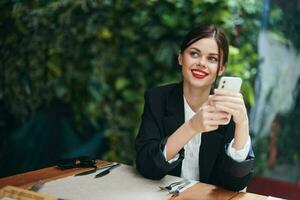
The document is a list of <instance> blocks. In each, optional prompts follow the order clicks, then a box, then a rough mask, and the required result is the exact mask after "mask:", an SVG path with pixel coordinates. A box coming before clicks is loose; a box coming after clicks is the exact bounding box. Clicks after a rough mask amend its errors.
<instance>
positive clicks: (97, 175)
mask: <svg viewBox="0 0 300 200" xmlns="http://www.w3.org/2000/svg"><path fill="white" fill-rule="evenodd" d="M118 166H120V163H117V164H115V165H113V166H111V167H109V168H107V169H105V170H103V171H102V172H100V173H99V174H96V175H95V178H99V177H102V176H105V175H106V174H109V173H110V170H112V169H114V168H116V167H118Z"/></svg>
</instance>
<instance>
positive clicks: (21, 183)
mask: <svg viewBox="0 0 300 200" xmlns="http://www.w3.org/2000/svg"><path fill="white" fill-rule="evenodd" d="M105 164H108V162H107V161H97V165H98V166H101V165H105ZM86 170H89V169H86V168H85V169H84V168H74V169H68V170H63V171H62V170H60V169H58V168H57V167H48V168H44V169H40V170H36V171H31V172H26V173H23V174H18V175H14V176H9V177H4V178H1V179H0V188H2V187H4V186H6V185H13V186H18V187H22V188H25V189H28V188H29V187H31V186H32V185H33V184H35V183H36V182H38V181H40V180H42V181H50V180H56V179H60V178H63V177H67V176H71V175H73V174H76V173H79V172H82V171H86ZM141 178H142V177H141ZM166 198H167V197H166ZM169 199H170V200H186V199H188V200H202V199H203V200H204V199H205V200H210V199H214V200H218V199H220V200H223V199H224V200H225V199H226V200H229V199H231V200H238V199H241V200H247V199H249V200H250V199H251V200H266V199H267V197H266V196H262V195H258V194H253V193H245V192H233V191H229V190H224V189H222V188H218V187H216V186H214V185H209V184H204V183H197V184H195V185H194V186H192V187H190V188H188V189H186V190H185V191H183V192H181V193H180V195H179V196H177V197H170V198H169Z"/></svg>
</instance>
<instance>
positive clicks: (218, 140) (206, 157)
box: [199, 130, 224, 183]
mask: <svg viewBox="0 0 300 200" xmlns="http://www.w3.org/2000/svg"><path fill="white" fill-rule="evenodd" d="M223 139H224V136H223V135H221V134H220V133H218V130H216V131H212V132H209V133H202V136H201V146H200V151H199V171H200V181H201V182H205V183H208V182H209V179H210V176H211V173H214V172H213V171H212V170H213V167H214V163H215V161H216V159H217V156H218V154H219V152H220V148H222V147H223V145H222V144H223Z"/></svg>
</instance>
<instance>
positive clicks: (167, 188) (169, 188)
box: [159, 180, 187, 192]
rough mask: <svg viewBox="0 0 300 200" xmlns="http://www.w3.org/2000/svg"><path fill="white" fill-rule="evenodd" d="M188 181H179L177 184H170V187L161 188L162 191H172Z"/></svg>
mask: <svg viewBox="0 0 300 200" xmlns="http://www.w3.org/2000/svg"><path fill="white" fill-rule="evenodd" d="M186 181H187V180H181V181H177V182H174V183H170V184H169V185H168V186H159V188H160V189H161V190H165V191H168V192H169V191H171V190H172V188H173V187H175V186H177V185H180V184H182V183H185V182H186Z"/></svg>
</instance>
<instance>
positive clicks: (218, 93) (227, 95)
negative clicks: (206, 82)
mask: <svg viewBox="0 0 300 200" xmlns="http://www.w3.org/2000/svg"><path fill="white" fill-rule="evenodd" d="M211 100H212V102H213V103H212V104H213V105H214V106H215V108H216V110H217V111H223V112H227V113H229V114H231V115H232V117H233V121H234V122H235V124H237V125H241V124H244V123H248V115H247V110H246V106H245V103H244V99H243V96H242V94H241V93H239V92H234V91H230V90H220V89H215V95H213V96H212V97H211Z"/></svg>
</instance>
